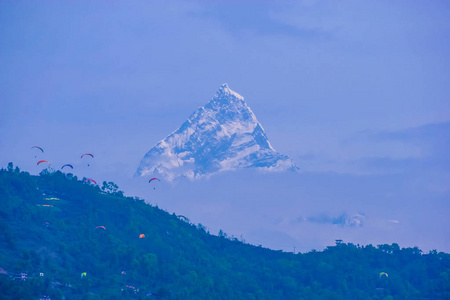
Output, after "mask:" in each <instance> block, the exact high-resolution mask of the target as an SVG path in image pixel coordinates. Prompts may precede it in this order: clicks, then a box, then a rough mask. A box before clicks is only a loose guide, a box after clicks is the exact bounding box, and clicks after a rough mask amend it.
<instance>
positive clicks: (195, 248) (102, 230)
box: [0, 164, 450, 299]
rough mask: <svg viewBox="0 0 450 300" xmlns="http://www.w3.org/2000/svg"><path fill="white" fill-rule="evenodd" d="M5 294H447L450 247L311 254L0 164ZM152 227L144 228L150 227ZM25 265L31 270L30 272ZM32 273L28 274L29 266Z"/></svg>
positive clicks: (69, 179) (74, 181)
mask: <svg viewBox="0 0 450 300" xmlns="http://www.w3.org/2000/svg"><path fill="white" fill-rule="evenodd" d="M0 230H1V232H2V234H1V235H0V250H1V251H0V291H1V292H2V295H1V298H2V299H33V298H36V299H38V297H39V296H41V297H42V296H43V295H48V296H49V297H50V298H51V299H62V298H63V296H65V298H66V299H72V298H76V299H369V298H370V299H448V298H449V296H450V255H449V254H445V253H437V252H436V251H431V252H430V253H427V254H424V253H422V252H421V250H419V249H418V248H400V247H399V245H397V244H392V245H379V246H377V247H374V246H372V245H368V246H356V245H353V244H345V243H340V244H337V245H336V246H332V247H328V248H327V249H325V250H324V251H321V252H318V251H312V252H309V253H304V254H301V253H299V254H293V253H285V252H281V251H273V250H269V249H265V248H262V247H256V246H252V245H248V244H245V243H242V242H240V241H238V240H237V239H235V238H229V237H227V235H226V234H225V233H223V232H222V231H221V232H220V233H219V236H214V235H210V234H209V233H208V232H207V230H206V228H205V227H204V226H202V225H201V224H198V225H194V224H190V223H189V220H188V219H187V218H186V217H183V216H176V215H174V214H172V215H170V214H169V213H167V212H165V211H163V210H161V209H159V208H158V207H153V206H151V205H149V204H146V203H145V202H144V201H143V200H142V199H139V198H130V197H124V196H123V192H121V191H119V189H118V186H117V185H116V184H114V183H113V182H103V185H102V188H99V187H98V186H97V185H92V184H90V183H89V182H86V181H85V180H84V179H81V180H79V179H78V178H77V177H76V176H73V175H71V174H64V173H62V172H59V171H57V172H48V171H44V172H42V173H41V174H40V176H31V175H30V174H28V173H26V172H20V170H19V169H18V168H17V167H16V168H14V166H13V165H12V164H10V165H8V168H7V169H6V170H1V171H0ZM142 234H144V235H145V237H143V238H140V235H142ZM21 273H24V274H26V275H23V274H22V275H23V276H25V277H26V278H21ZM23 276H22V277H23Z"/></svg>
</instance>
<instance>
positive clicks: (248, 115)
mask: <svg viewBox="0 0 450 300" xmlns="http://www.w3.org/2000/svg"><path fill="white" fill-rule="evenodd" d="M241 168H258V169H260V170H265V171H278V172H280V171H285V170H298V168H297V166H296V165H295V163H294V162H293V161H292V160H291V159H290V158H289V157H288V156H285V155H282V154H280V153H278V152H276V151H275V150H274V149H273V147H272V146H271V144H270V142H269V140H268V139H267V136H266V134H265V132H264V129H263V127H262V126H261V124H260V123H259V122H258V120H257V119H256V116H255V115H254V113H253V112H252V110H251V109H250V107H249V106H248V105H247V104H246V102H245V101H244V97H242V96H241V95H239V94H238V93H236V92H234V91H233V90H231V89H230V88H229V86H228V85H227V84H226V83H225V84H223V85H222V86H221V87H220V88H219V90H218V91H217V93H216V95H215V97H213V98H212V99H211V100H210V101H209V102H208V103H207V104H206V105H205V106H203V107H200V108H199V109H197V110H196V111H195V112H194V113H193V114H192V115H191V116H190V117H189V119H188V120H187V121H186V122H184V123H183V124H182V125H181V126H180V127H179V128H178V129H177V130H175V131H174V132H173V133H172V134H170V135H169V136H168V137H167V138H165V139H164V140H162V141H160V142H159V143H157V144H156V145H155V146H154V147H153V148H152V149H150V151H149V152H147V154H146V155H145V156H144V158H143V159H142V160H141V163H140V165H139V168H138V169H137V171H136V175H137V176H146V175H149V176H150V175H152V176H153V175H158V176H160V177H165V178H166V179H167V180H173V179H175V178H178V177H188V178H191V179H194V178H199V177H202V176H208V175H212V174H214V173H217V172H221V171H227V170H237V169H241Z"/></svg>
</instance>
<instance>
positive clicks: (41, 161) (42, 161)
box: [37, 160, 50, 165]
mask: <svg viewBox="0 0 450 300" xmlns="http://www.w3.org/2000/svg"><path fill="white" fill-rule="evenodd" d="M44 162H46V163H48V164H49V165H50V163H49V162H48V161H46V160H40V161H38V163H37V164H38V165H39V164H40V163H44Z"/></svg>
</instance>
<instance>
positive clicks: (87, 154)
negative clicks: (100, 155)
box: [81, 153, 94, 167]
mask: <svg viewBox="0 0 450 300" xmlns="http://www.w3.org/2000/svg"><path fill="white" fill-rule="evenodd" d="M85 156H90V157H92V158H94V155H93V154H91V153H84V154H83V155H81V158H83V157H85ZM88 167H89V163H88Z"/></svg>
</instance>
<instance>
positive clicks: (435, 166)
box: [0, 0, 450, 252]
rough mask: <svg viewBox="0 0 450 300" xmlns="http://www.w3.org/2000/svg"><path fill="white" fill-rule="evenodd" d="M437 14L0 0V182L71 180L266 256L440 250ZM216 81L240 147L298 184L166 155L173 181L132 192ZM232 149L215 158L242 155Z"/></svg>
mask: <svg viewBox="0 0 450 300" xmlns="http://www.w3.org/2000/svg"><path fill="white" fill-rule="evenodd" d="M448 11H449V3H448V1H440V0H438V1H398V2H392V1H376V2H375V1H356V0H350V1H345V2H344V1H286V2H275V1H258V2H254V1H249V2H245V3H240V2H238V1H195V0H194V1H188V2H187V1H177V0H175V1H171V2H170V3H169V2H167V1H139V0H138V1H133V2H132V3H125V2H108V3H106V2H102V1H95V2H93V1H70V0H69V1H60V2H51V1H40V2H39V3H37V2H30V1H1V2H0V25H1V26H0V43H1V45H2V47H0V65H1V70H2V71H1V72H0V95H1V100H0V101H1V112H2V114H1V118H0V167H3V168H6V166H7V164H8V162H13V163H14V165H17V166H19V167H20V168H21V169H22V170H25V171H28V172H30V173H31V174H38V173H39V172H41V171H42V169H43V168H45V166H43V164H40V165H39V166H38V165H36V159H45V160H48V161H49V162H50V163H51V167H52V168H54V169H55V170H58V169H60V167H61V166H62V165H64V164H71V165H73V167H74V169H73V173H74V174H75V175H77V176H78V177H79V178H82V177H86V178H92V179H94V180H96V181H97V183H100V184H101V183H102V182H103V181H113V182H115V183H117V184H118V185H119V187H120V189H121V190H123V191H124V192H125V194H127V195H129V196H139V197H142V198H144V199H146V201H148V202H149V203H152V204H157V205H158V207H160V208H162V209H165V210H167V211H168V212H171V213H172V212H173V213H176V214H177V215H184V216H186V217H187V218H189V219H190V220H191V222H193V223H201V224H203V225H204V226H206V227H207V228H209V230H210V231H211V232H212V233H218V232H219V230H223V231H224V232H226V233H227V234H228V235H234V236H235V237H237V238H239V239H244V240H246V241H247V242H249V243H252V244H256V245H259V244H261V245H262V246H265V247H270V248H272V249H283V250H285V251H294V247H295V251H309V250H311V249H318V250H320V249H323V248H324V247H326V246H329V245H333V244H334V243H335V239H342V240H344V242H351V243H354V244H368V243H371V244H375V245H377V244H386V243H398V244H399V245H400V246H401V247H414V246H417V247H419V248H420V249H422V250H424V251H427V250H432V249H437V250H438V251H445V252H450V240H449V239H448V236H450V218H448V215H449V213H450V201H449V199H450V185H449V182H450V155H449V151H448V149H450V102H449V101H448V99H449V97H450V85H449V84H448V78H450V73H449V70H450V42H449V39H448V38H447V37H448V32H450V18H449V17H448ZM224 82H227V83H228V84H229V87H223V88H222V90H223V91H225V90H228V89H229V88H230V87H232V89H233V90H235V91H236V92H237V93H239V95H243V96H245V103H246V105H247V104H248V107H251V112H252V113H251V114H249V116H250V119H252V118H253V117H251V116H252V115H254V116H257V118H258V119H257V121H256V119H255V120H254V122H253V121H252V123H251V124H252V126H251V128H248V129H249V131H247V129H245V130H244V131H243V133H244V135H243V136H241V139H238V140H239V141H242V142H244V141H246V142H248V143H249V144H248V145H249V146H250V148H245V147H244V148H245V149H247V150H248V149H252V150H251V151H250V152H251V153H255V156H258V155H261V156H260V157H263V158H267V160H265V162H266V163H268V164H269V165H277V164H278V165H283V164H284V163H286V165H285V166H288V167H293V166H294V165H293V163H291V162H295V166H297V167H298V168H300V169H301V171H300V172H297V171H294V172H265V173H262V172H258V171H257V170H255V169H253V168H248V167H247V166H250V165H255V162H256V161H255V160H253V159H244V157H246V155H243V157H241V156H235V157H234V158H236V159H231V158H230V157H227V159H225V156H222V157H221V158H220V159H218V160H216V161H214V160H213V163H210V164H207V163H205V164H201V165H199V164H198V163H199V160H198V157H199V156H197V157H196V156H195V153H197V154H198V155H200V153H202V152H195V153H194V152H192V151H190V150H189V149H188V148H187V147H183V148H180V149H179V150H183V151H182V152H180V153H177V155H176V156H173V157H171V158H170V159H169V160H168V161H166V163H168V164H169V165H170V164H172V163H173V162H174V163H175V164H176V165H177V166H178V163H180V165H181V164H183V166H184V167H185V168H186V169H185V170H184V171H183V172H181V173H176V172H175V169H172V168H168V167H167V166H165V167H164V168H162V171H161V172H165V173H167V174H169V177H171V176H173V178H178V177H179V178H178V179H176V180H174V181H173V182H171V181H169V180H167V179H163V178H161V182H158V186H156V185H154V184H153V183H155V182H152V184H149V183H148V179H149V177H147V176H136V177H135V176H134V175H135V174H136V171H137V170H138V169H139V168H141V167H142V168H141V169H140V170H142V171H144V168H143V167H149V170H151V171H153V170H154V169H155V168H157V166H152V165H151V163H152V162H151V161H148V162H146V161H145V159H144V160H143V162H144V164H143V165H141V164H140V161H141V160H142V159H143V158H144V157H145V156H146V154H147V153H149V151H150V150H151V149H152V148H153V147H154V146H155V145H157V143H158V141H163V140H165V139H166V138H167V137H168V136H170V134H171V133H173V134H174V136H175V135H176V133H175V132H174V130H176V129H177V128H180V124H182V122H183V121H185V120H188V119H190V114H191V113H192V112H193V111H196V109H198V108H199V107H202V106H203V105H205V103H206V105H205V106H204V108H205V112H206V111H207V106H208V104H207V102H208V100H209V99H211V97H213V98H214V97H217V95H216V91H217V89H218V87H220V86H221V85H222V84H223V83H224ZM229 93H230V95H234V94H233V93H231V89H229ZM234 96H235V97H236V98H233V99H240V98H239V97H238V96H236V95H234ZM219 98H220V97H219ZM217 99H218V98H217ZM236 101H237V100H236ZM237 102H239V101H237ZM212 108H213V107H212V106H211V109H212ZM212 111H213V110H211V112H212ZM198 113H199V114H198V115H193V116H192V117H193V119H192V120H193V121H194V119H195V116H198V117H199V120H200V119H201V118H200V117H201V116H204V115H202V114H201V113H200V111H198ZM211 124H212V123H211ZM257 124H262V125H263V126H264V130H262V128H263V127H262V126H260V128H261V131H260V133H261V134H260V135H257V134H256V133H257V132H255V134H254V135H252V133H253V132H254V131H255V129H256V128H257V127H256V125H257ZM254 126H255V127H254ZM225 127H226V126H225ZM186 128H189V126H187V127H186ZM224 129H227V130H228V128H224ZM180 130H181V131H183V128H180ZM197 133H198V134H200V133H201V136H203V133H204V132H200V131H199V132H197ZM215 133H217V134H218V133H219V131H216V132H215ZM222 133H225V130H223V131H222ZM174 136H173V137H174ZM188 136H189V135H186V137H188ZM257 136H259V137H262V138H261V139H260V138H256V137H257ZM190 137H194V135H190ZM210 137H211V136H210ZM223 137H226V139H228V137H227V136H226V135H224V136H223ZM266 138H267V139H266ZM238 140H234V141H231V140H228V141H229V142H230V143H231V146H230V148H227V149H231V148H232V149H233V151H234V152H233V153H234V154H236V155H237V154H238V153H241V154H244V152H240V151H238V149H237V147H238V146H239V145H243V144H245V143H243V144H239V143H238ZM265 140H267V141H269V140H270V142H268V143H267V144H265V143H263V142H264V141H265ZM173 141H175V140H173ZM185 141H190V140H189V139H186V140H185ZM192 141H193V140H192ZM223 141H225V140H223ZM264 144H265V145H266V146H264ZM186 145H187V144H186V143H184V144H183V146H186ZM221 145H222V146H223V144H221V143H218V144H217V146H218V147H217V148H215V149H216V150H218V151H219V149H221V148H220V147H219V146H221ZM227 145H228V144H227ZM272 145H273V147H272ZM33 146H39V147H42V149H44V153H39V152H34V150H36V149H31V147H33ZM193 146H195V148H196V149H198V148H197V146H199V145H193ZM227 147H228V146H227ZM252 147H253V148H252ZM258 147H259V148H258ZM272 148H273V149H275V150H276V152H273V151H272V150H271V149H272ZM161 149H163V150H167V149H169V148H164V147H163V148H161ZM264 149H265V150H264ZM185 150H186V151H185ZM253 151H254V152H253ZM219 152H220V151H219ZM250 152H249V153H248V154H250ZM83 153H92V154H93V155H94V158H93V159H92V160H90V161H89V166H88V163H87V162H86V161H84V160H81V159H80V156H81V155H82V154H83ZM182 153H183V154H182ZM227 153H228V152H227ZM245 153H246V152H245ZM150 154H151V155H150V156H151V157H153V156H152V155H153V154H154V153H153V152H151V153H150ZM202 154H203V153H202ZM183 155H184V156H183ZM214 155H215V156H216V155H218V153H214ZM35 156H36V157H35ZM150 156H149V158H150ZM219 156H220V155H219ZM85 158H86V157H85ZM168 158H169V156H168ZM172 158H174V160H172ZM192 158H193V159H194V160H192ZM249 158H250V157H249ZM194 161H195V163H194ZM208 161H209V160H208ZM210 162H211V161H210ZM281 162H283V163H281ZM225 169H226V170H228V171H221V170H225ZM235 169H238V170H235ZM64 170H65V171H66V168H65V169H64ZM184 172H187V173H186V174H184V175H182V174H183V173H184ZM138 173H139V172H138ZM161 174H162V173H161ZM206 174H213V175H206ZM138 175H139V174H138ZM179 175H182V176H179ZM191 175H192V176H191ZM161 177H163V176H161ZM183 177H192V178H195V180H189V179H187V178H185V179H183ZM153 188H155V189H153Z"/></svg>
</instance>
